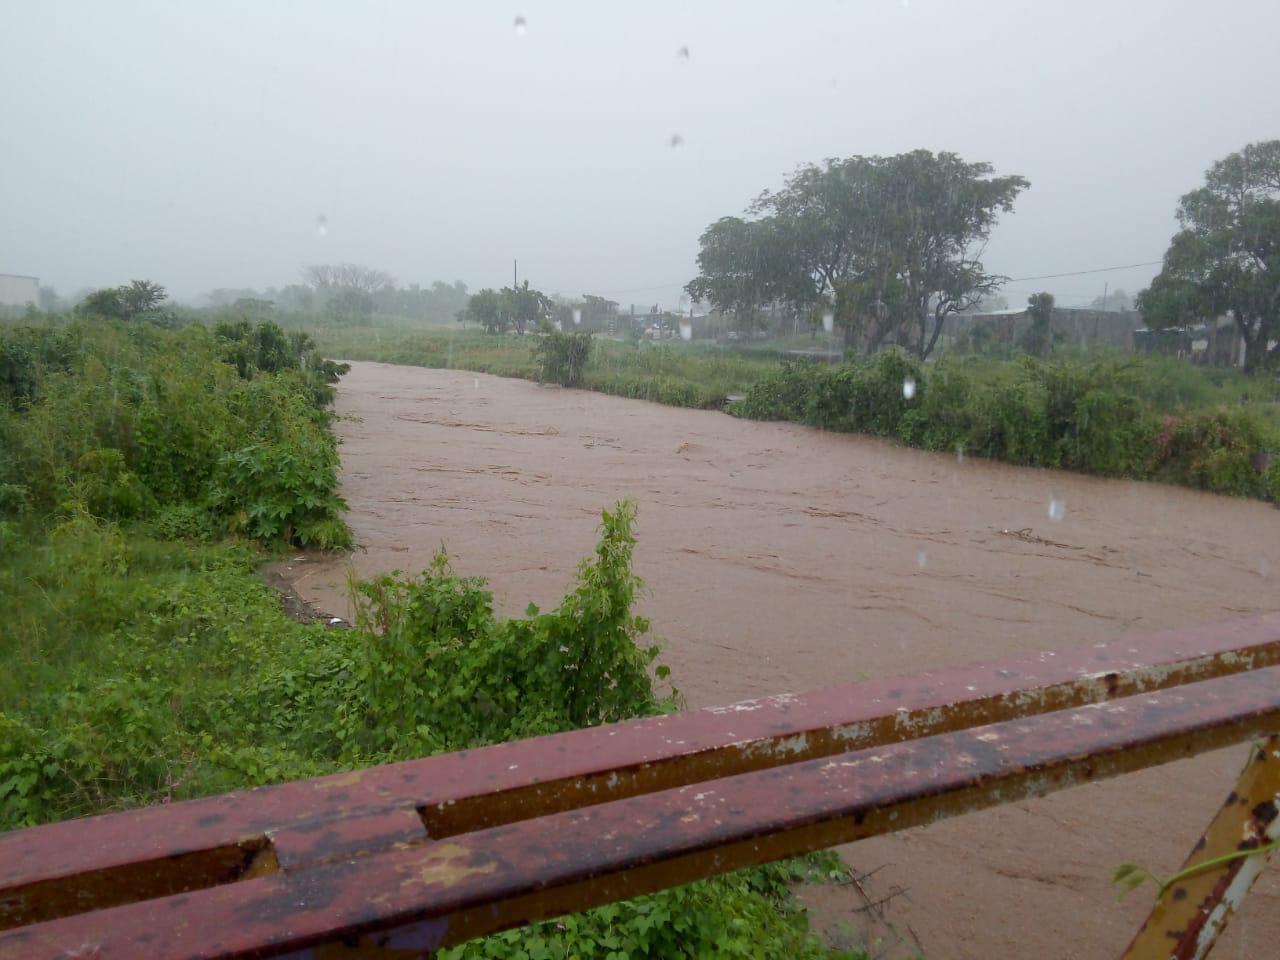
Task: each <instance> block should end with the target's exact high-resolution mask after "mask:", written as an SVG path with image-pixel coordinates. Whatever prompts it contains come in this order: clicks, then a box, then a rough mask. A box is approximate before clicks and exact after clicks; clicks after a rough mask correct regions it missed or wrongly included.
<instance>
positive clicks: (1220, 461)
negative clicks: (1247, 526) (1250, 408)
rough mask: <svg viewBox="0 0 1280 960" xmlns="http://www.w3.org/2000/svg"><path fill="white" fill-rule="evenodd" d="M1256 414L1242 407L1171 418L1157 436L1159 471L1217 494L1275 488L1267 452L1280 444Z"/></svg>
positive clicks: (1252, 493)
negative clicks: (1267, 465) (1264, 468)
mask: <svg viewBox="0 0 1280 960" xmlns="http://www.w3.org/2000/svg"><path fill="white" fill-rule="evenodd" d="M1274 439H1275V438H1274V437H1269V436H1268V435H1267V433H1266V430H1265V427H1264V426H1263V424H1262V423H1261V422H1260V421H1259V420H1258V419H1257V418H1256V417H1255V416H1253V415H1251V414H1249V413H1247V412H1245V411H1238V410H1223V411H1217V412H1214V413H1206V414H1193V415H1188V416H1183V417H1167V418H1165V420H1164V421H1163V423H1162V425H1161V428H1160V432H1159V434H1158V436H1157V437H1156V443H1155V446H1156V473H1157V475H1158V476H1160V477H1161V478H1162V479H1166V480H1169V481H1171V482H1173V483H1181V484H1185V485H1186V486H1190V487H1198V488H1199V489H1201V490H1212V491H1214V492H1215V493H1231V494H1236V495H1237V496H1265V495H1268V494H1269V493H1271V491H1270V490H1269V489H1268V485H1269V483H1270V481H1271V478H1270V468H1266V473H1264V472H1263V470H1262V469H1259V468H1260V467H1263V466H1264V461H1265V459H1266V457H1267V451H1268V450H1269V451H1270V452H1271V455H1272V456H1273V457H1274V455H1275V454H1276V452H1278V451H1280V446H1275V445H1271V446H1269V444H1273V443H1274Z"/></svg>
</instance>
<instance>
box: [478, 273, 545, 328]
mask: <svg viewBox="0 0 1280 960" xmlns="http://www.w3.org/2000/svg"><path fill="white" fill-rule="evenodd" d="M554 307H555V304H554V303H553V302H552V300H551V298H550V297H548V296H547V295H546V294H545V293H543V292H542V291H541V290H535V289H533V288H532V287H530V286H529V281H528V280H526V281H525V282H524V283H522V284H520V286H518V287H503V288H502V289H501V290H500V291H499V290H493V289H491V288H485V289H484V290H481V291H479V292H478V293H475V294H473V295H472V296H471V297H470V299H468V300H467V306H466V308H465V309H464V310H463V311H462V312H461V313H460V314H459V315H458V320H459V321H461V322H463V323H468V322H469V323H475V324H478V325H479V326H481V327H483V328H484V330H485V332H487V333H506V332H507V331H508V330H512V329H514V330H515V331H516V333H521V334H522V333H524V332H525V331H526V330H528V329H529V328H530V327H532V328H534V329H537V328H538V327H539V326H540V325H541V324H542V322H543V321H544V320H550V317H551V311H552V309H553V308H554Z"/></svg>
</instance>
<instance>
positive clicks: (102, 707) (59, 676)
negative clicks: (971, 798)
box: [0, 316, 848, 960]
mask: <svg viewBox="0 0 1280 960" xmlns="http://www.w3.org/2000/svg"><path fill="white" fill-rule="evenodd" d="M525 353H526V356H525V361H524V362H526V363H532V358H531V357H529V356H528V348H527V347H525ZM341 372H343V368H342V367H341V366H338V365H335V364H332V363H330V362H328V361H324V360H322V359H321V358H320V357H319V355H318V354H317V353H316V351H315V350H314V348H313V346H312V345H311V342H310V340H309V339H308V338H307V337H306V336H305V335H303V334H299V333H293V334H285V333H284V332H283V331H281V330H280V329H279V328H278V327H275V326H274V325H273V324H271V323H259V324H256V325H255V324H250V323H247V322H246V323H234V324H220V325H219V326H218V327H217V328H216V329H215V330H209V329H208V328H205V327H200V326H195V327H187V328H184V329H180V330H170V329H163V328H161V327H159V326H157V325H155V324H152V323H149V322H146V319H145V318H143V317H140V316H135V317H134V318H133V319H132V320H122V319H117V320H103V319H90V318H80V319H78V320H76V321H74V322H72V323H70V324H68V325H66V326H64V327H58V328H54V327H46V328H22V329H4V330H0V449H2V450H3V451H4V456H3V457H2V458H0V658H2V659H3V662H4V664H5V668H6V669H5V670H4V671H3V672H2V673H0V829H12V828H17V827H22V826H28V825H32V824H37V823H44V822H48V821H51V820H57V819H62V818H65V817H72V816H79V815H84V814H89V813H96V812H102V811H108V810H117V809H123V808H127V807H131V806H137V805H142V804H150V803H158V802H168V801H170V800H181V799H186V798H191V797H196V796H201V795H206V794H210V793H217V792H222V791H226V790H232V789H239V788H243V787H249V786H255V785H259V784H266V783H271V782H278V781H281V780H288V779H295V778H301V777H309V776H315V775H319V774H324V773H329V772H334V771H340V770H346V769H351V768H353V767H360V766H365V765H369V764H376V763H385V762H390V761H394V760H403V759H409V758H414V757H421V756H425V755H428V754H432V753H436V752H440V751H446V750H457V749H462V748H468V747H476V746H481V745H484V744H489V743H496V742H499V741H503V740H508V739H513V738H517V737H525V736H532V735H536V734H543V733H550V732H555V731H560V730H567V729H571V728H575V727H580V726H583V725H589V724H598V723H606V722H611V721H616V720H621V719H625V718H628V717H635V716H642V715H648V714H654V713H657V712H659V711H663V710H669V709H672V708H673V706H674V704H675V701H676V694H675V692H674V690H669V691H668V692H667V693H666V694H665V695H662V696H660V695H659V694H658V693H656V692H655V690H654V686H653V680H652V679H651V675H652V677H653V678H656V679H657V680H658V681H663V680H665V679H667V676H668V674H667V669H666V668H665V667H663V666H660V665H655V663H654V660H655V657H656V656H657V653H658V648H657V647H656V646H655V645H653V644H652V643H649V642H647V641H646V636H647V633H648V629H649V624H648V623H647V621H646V620H645V619H644V618H643V617H640V616H637V615H636V614H635V613H634V612H633V605H634V600H635V597H636V593H637V591H638V590H639V589H640V586H641V585H640V582H639V580H638V579H637V578H636V577H635V576H634V574H633V573H632V552H633V549H634V545H635V540H634V537H633V536H632V522H633V517H634V511H633V508H632V507H631V506H630V505H629V504H622V505H620V506H619V507H618V508H617V509H616V510H614V511H610V512H605V513H604V514H603V532H602V535H601V539H600V542H599V545H598V546H597V548H596V551H595V555H594V556H593V557H592V558H591V559H589V560H587V561H584V562H583V564H582V565H581V567H580V569H579V571H578V577H577V584H576V586H575V587H574V589H573V590H572V591H571V592H570V593H569V594H568V595H567V596H566V597H565V598H564V600H563V601H562V603H561V604H560V605H559V606H558V607H557V608H556V609H555V610H552V611H548V612H541V611H539V610H537V609H536V608H534V607H532V606H530V608H529V609H528V611H527V613H526V616H524V617H520V618H510V619H507V618H500V617H498V616H497V615H495V613H494V610H493V602H492V597H491V595H490V594H489V592H488V591H487V590H486V589H485V585H484V581H483V580H482V579H480V578H477V577H461V576H458V575H456V574H455V573H454V572H453V571H452V569H451V568H450V565H449V561H448V558H447V557H446V556H445V555H444V554H443V553H442V554H441V555H440V556H438V557H437V558H436V560H435V561H434V562H433V563H432V564H431V566H430V567H429V568H428V569H427V570H425V571H423V572H422V573H421V574H420V575H418V576H416V577H404V576H401V575H399V574H392V575H388V576H384V577H380V578H378V579H376V580H373V581H370V582H365V583H360V584H358V585H357V608H358V616H357V622H356V625H355V628H354V629H350V630H345V629H337V630H328V629H325V628H324V627H322V626H319V625H314V624H301V623H298V622H296V621H294V620H292V619H291V618H289V617H288V616H287V615H286V614H285V612H284V610H283V608H282V605H281V603H280V600H279V598H278V597H277V596H275V595H274V594H273V593H272V591H270V590H269V589H268V588H267V587H266V586H265V585H264V583H263V582H262V580H261V579H260V577H259V576H258V574H257V567H258V566H259V564H260V563H261V562H262V561H263V559H264V556H265V555H264V546H266V547H271V546H273V545H276V546H283V545H284V544H286V543H289V542H293V543H310V544H316V545H340V544H342V543H345V542H346V539H347V533H346V527H345V526H344V525H343V522H342V516H341V515H342V510H343V509H344V505H343V504H342V501H341V500H340V499H338V498H337V496H336V493H335V484H336V474H335V467H336V447H335V443H334V438H333V435H332V433H331V431H330V422H331V414H330V413H329V412H328V409H327V404H328V402H329V400H330V399H331V397H332V386H331V384H332V382H333V380H335V379H336V378H337V376H338V375H339V374H340V373H341ZM246 537H252V538H253V539H246ZM255 540H256V541H258V542H254V541H255ZM837 868H838V861H837V860H836V859H835V858H834V857H833V856H831V855H826V856H822V857H811V858H807V859H805V860H801V861H795V862H792V863H788V864H774V865H770V866H766V867H760V868H755V869H752V870H746V871H741V872H738V873H735V874H731V875H728V876H724V877H720V878H716V879H713V880H708V881H703V882H699V883H695V884H690V885H688V886H685V887H681V888H678V889H675V890H668V891H664V892H662V893H658V894H654V895H651V896H646V897H640V898H637V899H634V900H630V901H626V902H623V903H618V904H612V905H609V906H605V907H601V908H599V909H596V910H591V911H588V912H585V913H582V914H578V915H575V916H571V917H564V918H561V919H560V920H559V921H550V922H546V923H541V924H538V925H536V926H534V927H532V928H530V929H528V930H523V931H513V932H510V933H507V934H502V935H499V936H494V937H489V938H486V939H482V940H478V941H474V942H472V943H468V944H465V945H462V946H459V947H456V948H451V949H449V950H447V951H443V952H442V953H443V955H444V956H447V957H451V958H456V957H498V958H512V960H514V958H530V957H557V958H566V957H582V958H606V957H712V956H716V957H719V956H728V957H744V958H745V957H759V956H766V957H780V958H781V957H802V958H834V957H838V956H848V955H847V954H839V953H836V952H832V951H830V950H828V949H826V948H825V947H824V946H823V945H822V944H821V942H820V941H819V940H818V939H817V937H816V936H815V935H814V934H813V933H812V932H811V931H810V930H809V927H808V920H807V916H806V914H805V913H804V911H803V910H802V909H800V908H799V906H798V905H797V903H796V901H795V900H794V898H793V897H792V895H791V893H790V886H789V885H790V883H792V882H794V881H796V880H798V879H801V878H802V877H804V878H816V879H821V878H824V877H826V876H829V875H832V874H833V873H834V872H835V871H836V870H837Z"/></svg>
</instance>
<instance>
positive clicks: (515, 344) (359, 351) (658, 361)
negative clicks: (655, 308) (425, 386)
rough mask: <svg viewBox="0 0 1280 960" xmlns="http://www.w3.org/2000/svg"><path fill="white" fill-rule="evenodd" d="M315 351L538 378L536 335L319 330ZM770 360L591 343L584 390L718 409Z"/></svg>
mask: <svg viewBox="0 0 1280 960" xmlns="http://www.w3.org/2000/svg"><path fill="white" fill-rule="evenodd" d="M313 335H314V336H315V337H316V338H317V342H318V343H319V346H320V349H322V350H323V351H325V352H326V353H327V354H328V355H329V356H333V357H341V358H342V359H344V360H377V361H381V362H383V363H402V364H408V365H412V366H420V367H435V368H444V369H457V370H474V371H476V372H478V373H492V374H496V375H498V376H501V377H520V378H523V379H527V380H533V379H537V377H538V373H539V369H538V363H537V361H536V360H535V359H534V356H533V346H534V343H535V342H536V338H534V337H517V336H495V335H490V334H485V333H482V332H479V331H476V330H457V329H449V328H446V327H428V328H417V329H414V328H410V327H405V326H400V325H397V324H385V325H378V326H371V327H319V328H315V329H314V330H313ZM777 365H778V361H777V359H776V358H772V357H760V356H752V355H750V354H746V353H744V352H741V351H740V350H738V349H737V348H732V347H718V346H715V345H712V344H701V343H691V344H686V343H681V342H665V343H660V344H659V343H648V342H639V343H630V342H624V341H620V340H608V339H597V340H596V343H595V350H594V355H593V357H592V360H591V362H590V363H589V364H588V366H587V369H586V373H585V376H584V379H583V386H585V387H586V388H587V389H589V390H598V391H600V392H601V393H611V394H614V395H616V396H621V397H633V398H635V399H639V400H652V401H655V402H657V403H666V404H670V405H672V406H679V407H699V408H706V407H720V406H723V404H724V401H725V398H726V397H728V396H730V395H734V394H742V393H745V392H746V390H747V388H748V387H750V386H751V385H752V384H753V383H755V382H756V381H758V380H760V379H761V378H762V377H764V376H765V375H766V374H767V373H769V372H770V371H771V370H774V369H776V368H777Z"/></svg>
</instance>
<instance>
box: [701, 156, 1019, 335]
mask: <svg viewBox="0 0 1280 960" xmlns="http://www.w3.org/2000/svg"><path fill="white" fill-rule="evenodd" d="M992 172H993V168H992V166H991V164H989V163H966V162H965V161H963V160H961V159H960V158H959V157H958V156H956V155H955V154H954V153H946V152H943V153H938V154H934V153H931V152H930V151H928V150H913V151H911V152H910V153H903V154H899V155H897V156H892V157H861V156H855V157H849V158H847V159H844V160H827V161H825V162H824V163H823V164H821V165H815V164H808V165H806V166H803V167H801V168H800V169H799V170H797V171H796V172H795V173H794V174H792V175H791V176H789V177H788V178H787V181H786V184H785V185H784V186H783V188H782V189H781V190H779V191H777V192H776V193H775V192H771V191H766V192H765V193H763V194H761V196H760V197H759V199H757V200H756V201H755V203H753V204H752V205H751V206H750V207H749V208H748V211H747V213H748V216H750V217H751V218H752V219H748V220H744V219H742V218H740V217H724V218H722V219H720V220H718V221H716V222H715V223H713V224H712V225H711V226H709V227H708V228H707V229H706V230H705V231H704V232H703V234H702V237H701V239H700V244H701V250H700V252H699V253H698V276H697V278H696V279H694V280H693V281H691V282H690V283H689V284H688V285H687V286H686V288H685V289H686V290H687V291H688V292H689V294H690V295H691V296H693V297H694V298H696V299H698V300H703V301H706V302H708V303H710V304H711V305H712V306H714V307H715V308H716V309H718V310H721V311H723V312H726V313H732V314H734V315H735V316H737V317H739V318H741V319H742V320H743V321H744V323H745V325H746V326H747V327H748V329H749V328H750V326H751V325H752V324H753V318H755V317H756V316H757V315H758V314H759V313H760V311H762V310H766V309H768V310H780V311H782V312H784V313H786V314H788V315H791V316H794V317H803V318H806V319H807V320H808V321H809V322H811V323H812V322H814V321H816V320H818V319H820V318H821V319H822V322H823V325H824V326H825V327H827V329H831V327H832V326H835V327H838V328H839V329H841V330H842V331H843V334H844V345H845V346H846V347H848V348H856V349H859V350H862V351H864V352H867V353H874V352H875V351H876V350H878V349H880V347H881V346H883V345H885V344H899V345H901V346H903V347H907V348H909V349H910V350H911V352H912V353H914V354H915V355H916V356H918V357H920V358H921V359H924V358H926V357H928V356H929V355H930V353H932V352H933V349H934V347H935V346H936V345H937V343H938V338H939V336H940V335H941V332H942V326H943V323H944V322H945V321H946V318H947V317H948V316H950V315H952V314H954V313H958V312H961V311H963V310H966V309H968V308H970V307H972V306H974V305H975V304H977V303H978V302H979V301H980V300H982V298H984V297H986V296H989V295H991V294H992V293H993V292H994V291H995V290H996V288H998V287H999V285H1000V283H1001V282H1002V281H1003V280H1004V279H1005V278H1003V277H997V276H993V275H991V274H988V273H987V272H986V271H985V270H984V269H983V266H982V262H981V260H980V259H979V256H980V255H981V249H982V247H983V246H985V243H986V240H987V238H988V237H989V236H990V233H991V230H992V228H993V227H994V226H995V224H996V221H997V220H998V219H999V216H1000V214H1001V213H1009V212H1010V211H1012V210H1013V201H1014V200H1015V199H1016V198H1017V196H1018V194H1019V193H1021V192H1022V191H1023V190H1025V189H1026V188H1027V187H1028V186H1029V184H1028V183H1027V181H1026V180H1025V179H1023V178H1022V177H1019V176H1003V177H995V176H992V175H991V174H992ZM824 315H825V316H824Z"/></svg>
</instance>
